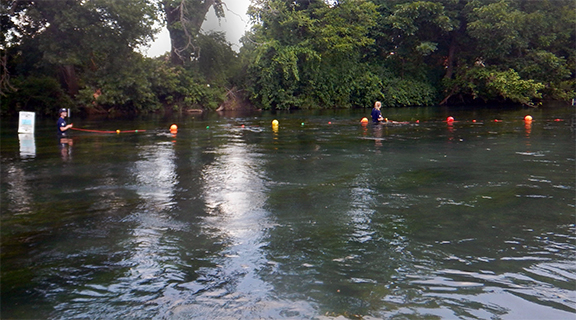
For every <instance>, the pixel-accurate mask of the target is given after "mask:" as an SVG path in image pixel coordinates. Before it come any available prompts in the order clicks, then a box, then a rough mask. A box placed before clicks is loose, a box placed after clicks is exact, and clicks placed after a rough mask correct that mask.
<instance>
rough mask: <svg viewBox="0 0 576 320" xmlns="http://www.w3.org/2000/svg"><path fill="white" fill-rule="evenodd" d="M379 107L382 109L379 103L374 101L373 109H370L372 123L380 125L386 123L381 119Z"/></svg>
mask: <svg viewBox="0 0 576 320" xmlns="http://www.w3.org/2000/svg"><path fill="white" fill-rule="evenodd" d="M380 107H382V103H381V102H380V101H376V103H374V108H373V109H372V122H374V123H380V122H382V121H386V120H385V119H384V118H383V117H382V112H380Z"/></svg>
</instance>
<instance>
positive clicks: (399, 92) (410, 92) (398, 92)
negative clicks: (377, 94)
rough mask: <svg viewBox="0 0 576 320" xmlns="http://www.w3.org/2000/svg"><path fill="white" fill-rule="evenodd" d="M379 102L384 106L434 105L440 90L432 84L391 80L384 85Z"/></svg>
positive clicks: (397, 79)
mask: <svg viewBox="0 0 576 320" xmlns="http://www.w3.org/2000/svg"><path fill="white" fill-rule="evenodd" d="M381 90H382V91H381V92H382V96H381V98H379V100H380V101H381V102H382V105H384V106H390V107H406V106H426V105H433V104H434V103H435V102H436V101H438V90H437V89H436V88H434V86H432V85H431V84H430V83H427V82H421V81H416V80H408V79H399V78H391V79H385V80H384V81H383V84H382V89H381Z"/></svg>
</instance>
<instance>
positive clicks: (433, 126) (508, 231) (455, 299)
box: [0, 108, 576, 319]
mask: <svg viewBox="0 0 576 320" xmlns="http://www.w3.org/2000/svg"><path fill="white" fill-rule="evenodd" d="M368 112H369V110H353V111H317V112H304V111H301V112H292V113H276V114H270V113H262V114H252V115H236V114H224V115H218V114H208V115H194V116H192V115H190V116H182V117H154V116H151V117H141V118H137V119H131V120H106V121H103V120H94V119H92V120H90V119H73V121H74V123H75V126H76V127H81V128H86V129H97V130H113V131H115V130H133V129H139V130H146V131H144V132H142V131H140V132H138V133H121V134H99V133H86V132H74V133H73V135H72V136H71V137H70V140H66V141H59V140H58V139H56V137H55V136H54V131H55V129H54V128H55V120H54V121H52V120H45V119H37V125H36V133H35V135H34V136H33V137H32V138H30V137H20V138H19V137H18V135H17V133H16V124H15V121H10V122H8V121H7V120H3V123H2V152H1V161H2V162H1V165H2V168H1V173H2V175H1V178H2V181H1V187H2V188H1V193H0V196H1V198H0V200H1V205H2V220H1V223H2V229H1V239H2V256H1V257H2V260H1V293H2V301H1V307H2V308H1V312H2V318H15V319H332V318H338V317H340V318H342V317H345V318H363V319H573V318H574V316H575V315H574V314H575V312H576V290H575V280H576V266H575V264H574V260H575V252H576V245H575V241H574V240H575V229H576V228H575V190H574V188H575V143H574V142H575V134H574V132H573V122H572V121H573V113H574V108H554V109H546V108H543V109H538V110H509V109H508V110H498V109H481V110H466V109H462V110H447V109H437V108H414V109H387V110H384V114H385V116H388V117H389V118H391V119H395V120H400V121H408V122H409V123H407V124H401V125H387V126H383V125H381V126H375V125H372V124H369V125H367V126H363V125H361V124H360V123H359V119H360V118H361V117H363V116H365V114H366V115H367V114H368ZM526 113H531V114H532V116H533V117H534V119H535V120H534V121H533V122H531V123H525V122H524V121H523V120H522V119H523V117H524V115H525V114H526ZM448 115H451V116H454V117H455V118H456V122H455V123H453V124H448V123H446V122H445V121H444V119H446V117H447V116H448ZM272 119H278V120H279V122H280V125H279V126H278V128H274V127H272V126H271V125H270V123H271V120H272ZM417 120H419V121H418V122H417ZM473 120H475V121H473ZM495 120H497V121H495ZM172 123H177V124H178V126H179V130H178V133H177V134H171V133H170V132H168V128H169V127H170V125H171V124H172Z"/></svg>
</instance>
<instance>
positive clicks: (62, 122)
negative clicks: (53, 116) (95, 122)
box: [56, 108, 73, 137]
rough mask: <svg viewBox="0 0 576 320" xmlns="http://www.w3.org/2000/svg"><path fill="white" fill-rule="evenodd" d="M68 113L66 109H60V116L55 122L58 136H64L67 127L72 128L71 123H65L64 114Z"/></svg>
mask: <svg viewBox="0 0 576 320" xmlns="http://www.w3.org/2000/svg"><path fill="white" fill-rule="evenodd" d="M67 115H68V110H67V109H64V108H62V109H60V118H58V121H57V122H56V126H57V127H58V136H59V137H63V136H66V132H67V131H68V129H70V128H72V126H73V124H72V123H71V124H66V116H67Z"/></svg>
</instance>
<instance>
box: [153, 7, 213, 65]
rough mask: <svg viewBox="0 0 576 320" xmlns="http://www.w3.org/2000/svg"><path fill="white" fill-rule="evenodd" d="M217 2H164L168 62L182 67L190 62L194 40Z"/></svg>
mask: <svg viewBox="0 0 576 320" xmlns="http://www.w3.org/2000/svg"><path fill="white" fill-rule="evenodd" d="M216 1H217V0H180V1H176V2H175V1H171V0H164V2H163V5H164V12H165V13H166V26H167V28H168V32H169V33H170V42H171V49H170V62H171V63H172V64H174V65H184V63H186V62H188V61H190V59H191V56H192V53H193V51H194V50H193V49H194V39H195V38H196V37H197V36H198V33H199V32H200V27H202V23H204V18H205V17H206V14H207V13H208V10H210V7H211V6H212V5H214V4H215V3H216Z"/></svg>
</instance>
